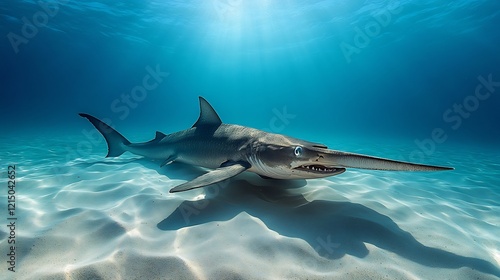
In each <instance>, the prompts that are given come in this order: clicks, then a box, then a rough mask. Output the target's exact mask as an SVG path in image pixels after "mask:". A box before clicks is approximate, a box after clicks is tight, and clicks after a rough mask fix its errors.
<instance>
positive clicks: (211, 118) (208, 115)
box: [192, 96, 222, 127]
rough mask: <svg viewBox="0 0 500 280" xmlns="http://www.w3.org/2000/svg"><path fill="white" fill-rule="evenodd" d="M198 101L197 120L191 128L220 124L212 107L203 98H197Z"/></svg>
mask: <svg viewBox="0 0 500 280" xmlns="http://www.w3.org/2000/svg"><path fill="white" fill-rule="evenodd" d="M199 99H200V116H199V117H198V120H197V121H196V122H195V123H194V124H193V126H192V127H198V126H219V125H221V124H222V121H221V120H220V118H219V115H217V112H215V110H214V108H213V107H212V105H210V104H209V103H208V102H207V101H206V100H205V98H203V97H201V96H200V97H199Z"/></svg>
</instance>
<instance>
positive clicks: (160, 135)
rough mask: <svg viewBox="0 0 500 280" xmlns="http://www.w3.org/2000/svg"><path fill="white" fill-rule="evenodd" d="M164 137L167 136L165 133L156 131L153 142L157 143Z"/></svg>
mask: <svg viewBox="0 0 500 280" xmlns="http://www.w3.org/2000/svg"><path fill="white" fill-rule="evenodd" d="M165 136H167V135H166V134H165V133H163V132H159V131H157V132H156V135H155V140H158V141H159V140H161V139H163V138H165Z"/></svg>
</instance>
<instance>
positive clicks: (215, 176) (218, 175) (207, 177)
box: [170, 162, 249, 193]
mask: <svg viewBox="0 0 500 280" xmlns="http://www.w3.org/2000/svg"><path fill="white" fill-rule="evenodd" d="M248 168H249V166H248V165H247V164H244V163H236V162H234V163H225V164H224V165H223V166H222V167H219V168H217V169H215V170H212V171H210V172H208V173H205V174H203V175H201V176H200V177H198V178H196V179H194V180H191V181H189V182H187V183H184V184H181V185H179V186H177V187H175V188H173V189H171V190H170V192H171V193H174V192H183V191H187V190H192V189H196V188H202V187H205V186H208V185H212V184H215V183H218V182H220V181H223V180H226V179H229V178H231V177H234V176H236V175H238V174H240V173H241V172H243V171H245V170H247V169H248Z"/></svg>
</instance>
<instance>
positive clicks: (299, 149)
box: [293, 146, 302, 156]
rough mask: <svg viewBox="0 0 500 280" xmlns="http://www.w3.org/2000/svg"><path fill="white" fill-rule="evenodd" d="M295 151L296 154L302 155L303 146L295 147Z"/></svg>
mask: <svg viewBox="0 0 500 280" xmlns="http://www.w3.org/2000/svg"><path fill="white" fill-rule="evenodd" d="M293 153H294V154H295V156H301V155H302V147H301V146H297V147H295V150H293Z"/></svg>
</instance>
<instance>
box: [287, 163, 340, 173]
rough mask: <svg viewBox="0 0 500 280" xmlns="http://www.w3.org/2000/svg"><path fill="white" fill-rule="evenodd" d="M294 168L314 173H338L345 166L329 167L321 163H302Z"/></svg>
mask: <svg viewBox="0 0 500 280" xmlns="http://www.w3.org/2000/svg"><path fill="white" fill-rule="evenodd" d="M294 169H296V170H300V171H305V172H310V173H316V174H340V173H343V172H344V171H345V168H337V167H329V166H325V165H321V164H304V165H301V166H298V167H295V168H294Z"/></svg>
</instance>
